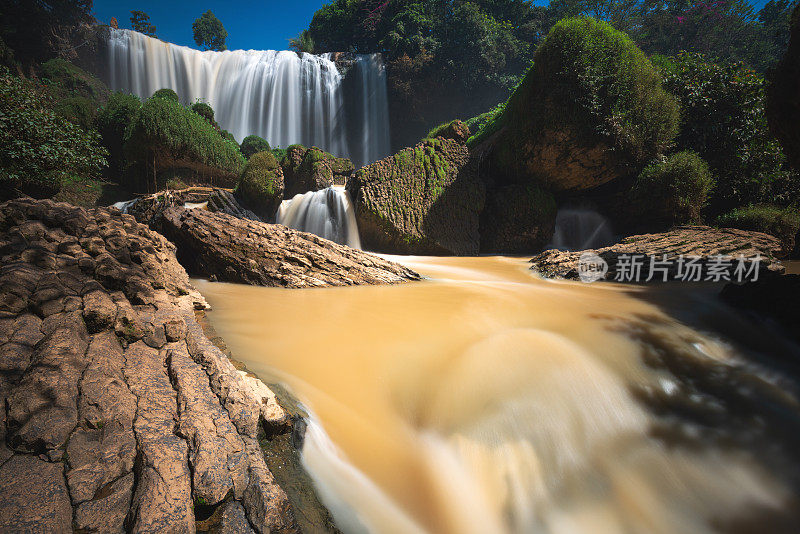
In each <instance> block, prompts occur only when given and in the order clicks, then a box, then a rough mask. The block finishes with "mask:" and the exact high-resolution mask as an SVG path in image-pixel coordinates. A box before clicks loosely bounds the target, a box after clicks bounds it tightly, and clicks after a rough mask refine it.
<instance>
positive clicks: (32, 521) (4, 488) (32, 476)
mask: <svg viewBox="0 0 800 534" xmlns="http://www.w3.org/2000/svg"><path fill="white" fill-rule="evenodd" d="M0 495H2V496H3V499H2V503H0V532H47V533H48V534H50V533H53V534H56V533H61V532H63V533H69V532H72V506H71V505H70V501H69V494H68V493H67V487H66V485H65V484H64V474H63V466H62V465H61V464H60V463H50V462H45V461H42V460H40V459H38V458H37V457H35V456H30V455H27V454H17V455H14V457H12V458H11V459H10V460H8V461H7V462H6V463H4V464H3V465H2V467H0Z"/></svg>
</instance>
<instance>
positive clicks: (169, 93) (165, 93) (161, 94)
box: [152, 88, 181, 104]
mask: <svg viewBox="0 0 800 534" xmlns="http://www.w3.org/2000/svg"><path fill="white" fill-rule="evenodd" d="M152 98H166V99H167V100H171V101H173V102H175V103H176V104H179V103H180V101H181V100H180V98H178V93H176V92H175V91H173V90H172V89H167V88H164V89H159V90H158V91H156V92H155V93H153V96H152Z"/></svg>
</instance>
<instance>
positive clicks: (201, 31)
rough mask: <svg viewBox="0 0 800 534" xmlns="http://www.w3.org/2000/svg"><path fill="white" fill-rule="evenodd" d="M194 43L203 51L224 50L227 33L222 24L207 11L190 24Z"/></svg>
mask: <svg viewBox="0 0 800 534" xmlns="http://www.w3.org/2000/svg"><path fill="white" fill-rule="evenodd" d="M192 31H193V32H194V42H195V43H197V46H199V47H201V48H202V49H203V50H217V51H222V50H226V49H227V48H226V47H225V39H227V38H228V32H227V31H225V27H224V26H223V25H222V22H221V21H220V20H219V19H218V18H217V17H216V16H215V15H214V13H212V12H211V10H210V9H209V10H208V11H206V12H205V13H203V14H202V15H200V17H198V18H197V19H195V21H194V22H193V23H192Z"/></svg>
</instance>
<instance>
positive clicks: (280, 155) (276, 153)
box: [272, 148, 286, 164]
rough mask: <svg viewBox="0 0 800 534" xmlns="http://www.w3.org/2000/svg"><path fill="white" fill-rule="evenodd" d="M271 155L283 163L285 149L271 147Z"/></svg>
mask: <svg viewBox="0 0 800 534" xmlns="http://www.w3.org/2000/svg"><path fill="white" fill-rule="evenodd" d="M272 155H273V156H275V159H276V160H278V161H279V162H281V164H283V158H285V157H286V149H285V148H273V149H272Z"/></svg>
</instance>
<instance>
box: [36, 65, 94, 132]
mask: <svg viewBox="0 0 800 534" xmlns="http://www.w3.org/2000/svg"><path fill="white" fill-rule="evenodd" d="M38 70H39V76H40V78H41V80H42V83H43V85H44V86H45V87H46V89H47V92H48V93H49V94H50V95H51V96H52V97H53V100H54V102H55V104H54V108H53V109H54V110H55V111H56V113H58V114H59V115H61V116H62V117H64V118H65V119H67V120H69V121H70V122H72V123H74V124H77V125H78V126H81V127H82V128H83V129H85V130H90V129H91V128H92V127H93V123H94V120H95V117H96V116H97V110H98V109H99V108H100V107H101V106H102V105H103V104H105V102H106V101H107V100H108V95H109V90H108V87H106V85H105V84H104V83H103V82H101V81H100V80H99V79H98V78H97V77H96V76H93V75H92V74H89V73H88V72H86V71H84V70H83V69H81V68H80V67H78V66H76V65H73V64H72V63H70V62H68V61H65V60H63V59H60V58H59V59H51V60H50V61H47V62H45V63H43V64H42V65H41V66H40V67H39V69H38Z"/></svg>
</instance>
